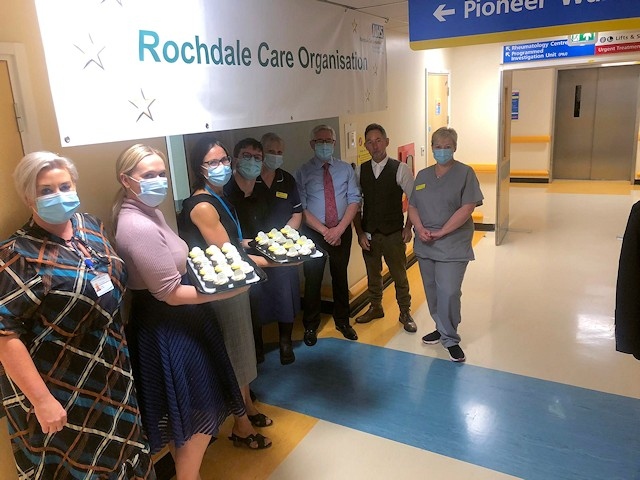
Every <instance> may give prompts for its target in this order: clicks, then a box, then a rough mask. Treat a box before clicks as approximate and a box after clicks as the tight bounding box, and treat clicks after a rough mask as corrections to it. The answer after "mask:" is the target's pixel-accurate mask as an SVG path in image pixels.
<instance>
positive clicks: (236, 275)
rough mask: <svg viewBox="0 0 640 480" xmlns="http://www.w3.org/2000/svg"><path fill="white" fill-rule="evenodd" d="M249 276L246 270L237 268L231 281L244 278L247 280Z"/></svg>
mask: <svg viewBox="0 0 640 480" xmlns="http://www.w3.org/2000/svg"><path fill="white" fill-rule="evenodd" d="M246 278H247V276H246V275H245V274H244V272H243V271H242V270H236V271H235V272H233V275H232V276H231V281H233V282H241V281H243V280H245V279H246Z"/></svg>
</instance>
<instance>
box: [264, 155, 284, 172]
mask: <svg viewBox="0 0 640 480" xmlns="http://www.w3.org/2000/svg"><path fill="white" fill-rule="evenodd" d="M263 162H264V166H265V167H267V168H268V169H269V170H276V169H278V168H280V167H281V166H282V164H283V163H284V159H283V158H282V155H274V154H273V153H265V155H264V160H263Z"/></svg>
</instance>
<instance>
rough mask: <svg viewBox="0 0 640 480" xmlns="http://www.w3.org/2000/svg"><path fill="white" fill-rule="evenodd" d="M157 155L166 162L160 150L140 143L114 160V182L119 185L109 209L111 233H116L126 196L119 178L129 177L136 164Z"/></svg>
mask: <svg viewBox="0 0 640 480" xmlns="http://www.w3.org/2000/svg"><path fill="white" fill-rule="evenodd" d="M151 155H157V156H159V157H160V158H161V159H162V161H163V162H165V163H166V162H167V159H166V158H165V156H164V153H162V152H161V151H160V150H156V149H155V148H153V147H150V146H149V145H143V144H141V143H136V144H135V145H132V146H130V147H129V148H127V149H126V150H125V151H124V152H122V153H121V154H120V156H119V157H118V160H116V180H118V183H119V184H120V189H119V190H118V192H117V193H116V197H115V199H114V201H113V207H112V208H111V221H112V225H113V232H114V233H115V232H116V229H117V227H118V215H119V214H120V209H121V208H122V203H123V202H124V198H125V196H126V188H125V186H124V185H123V184H122V179H121V176H122V175H123V174H124V175H129V174H131V172H132V171H133V170H134V169H135V168H136V167H137V166H138V164H139V163H140V162H141V161H142V160H144V159H145V158H147V157H149V156H151Z"/></svg>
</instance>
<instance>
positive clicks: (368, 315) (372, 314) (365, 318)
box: [356, 305, 384, 323]
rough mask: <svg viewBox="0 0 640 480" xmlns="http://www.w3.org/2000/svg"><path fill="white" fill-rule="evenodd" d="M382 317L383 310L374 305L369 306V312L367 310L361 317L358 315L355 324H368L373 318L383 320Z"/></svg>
mask: <svg viewBox="0 0 640 480" xmlns="http://www.w3.org/2000/svg"><path fill="white" fill-rule="evenodd" d="M383 317H384V310H382V307H381V306H380V305H376V306H373V305H371V306H370V307H369V310H367V311H366V312H365V313H364V314H363V315H360V316H359V317H358V318H356V323H369V322H370V321H371V320H373V319H375V318H383Z"/></svg>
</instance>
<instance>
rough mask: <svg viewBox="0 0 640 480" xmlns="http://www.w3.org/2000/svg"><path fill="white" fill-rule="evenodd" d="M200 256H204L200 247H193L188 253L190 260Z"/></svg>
mask: <svg viewBox="0 0 640 480" xmlns="http://www.w3.org/2000/svg"><path fill="white" fill-rule="evenodd" d="M200 256H204V252H203V251H202V249H201V248H200V247H193V248H192V249H191V250H190V251H189V257H190V258H196V257H200Z"/></svg>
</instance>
